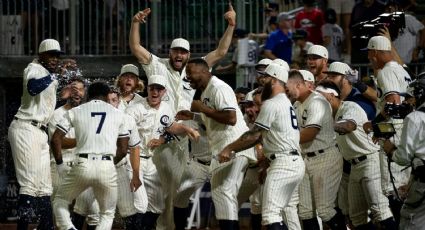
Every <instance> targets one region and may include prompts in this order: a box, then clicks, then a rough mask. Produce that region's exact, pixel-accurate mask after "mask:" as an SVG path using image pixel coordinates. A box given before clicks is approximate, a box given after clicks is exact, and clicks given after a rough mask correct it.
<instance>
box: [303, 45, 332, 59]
mask: <svg viewBox="0 0 425 230" xmlns="http://www.w3.org/2000/svg"><path fill="white" fill-rule="evenodd" d="M307 55H317V56H320V57H322V58H326V59H328V57H329V53H328V50H327V49H326V47H324V46H321V45H313V46H311V47H310V48H309V49H308V51H307Z"/></svg>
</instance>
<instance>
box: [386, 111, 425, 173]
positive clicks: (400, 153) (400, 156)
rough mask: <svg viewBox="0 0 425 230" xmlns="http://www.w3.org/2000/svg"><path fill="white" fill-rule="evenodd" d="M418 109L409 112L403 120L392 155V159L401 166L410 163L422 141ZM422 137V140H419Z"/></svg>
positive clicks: (420, 119)
mask: <svg viewBox="0 0 425 230" xmlns="http://www.w3.org/2000/svg"><path fill="white" fill-rule="evenodd" d="M419 113H422V112H420V111H417V112H413V113H411V114H409V115H408V116H407V117H406V118H405V119H404V121H403V130H402V132H401V133H402V135H401V136H400V142H399V145H398V146H397V150H396V151H395V152H394V154H393V156H392V160H393V161H395V162H396V163H397V164H399V165H402V166H408V165H410V164H411V163H412V160H413V158H414V157H415V152H417V150H418V149H417V146H418V145H419V146H420V145H421V144H422V143H423V138H422V137H423V134H422V135H421V133H423V131H422V130H423V129H422V127H421V121H422V119H423V118H421V117H420V116H418V115H419ZM421 139H422V140H421Z"/></svg>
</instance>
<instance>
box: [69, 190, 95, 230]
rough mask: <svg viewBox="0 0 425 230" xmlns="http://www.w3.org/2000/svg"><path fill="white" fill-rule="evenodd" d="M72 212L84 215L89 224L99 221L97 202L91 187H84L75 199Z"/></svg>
mask: <svg viewBox="0 0 425 230" xmlns="http://www.w3.org/2000/svg"><path fill="white" fill-rule="evenodd" d="M74 212H75V213H78V214H79V215H81V216H86V217H87V224H89V225H97V224H98V223H99V204H98V203H97V200H96V198H95V197H94V193H93V188H91V187H90V188H88V189H86V190H85V191H84V192H82V193H81V194H80V195H79V196H78V197H77V198H76V199H75V205H74Z"/></svg>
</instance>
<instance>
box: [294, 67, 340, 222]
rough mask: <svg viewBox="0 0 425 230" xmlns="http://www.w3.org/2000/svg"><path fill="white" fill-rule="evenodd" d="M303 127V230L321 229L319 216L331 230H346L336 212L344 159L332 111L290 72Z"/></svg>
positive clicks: (297, 73) (299, 120)
mask: <svg viewBox="0 0 425 230" xmlns="http://www.w3.org/2000/svg"><path fill="white" fill-rule="evenodd" d="M286 86H287V93H288V95H289V97H290V98H293V100H297V102H295V103H294V108H295V112H296V117H297V121H298V124H299V125H300V144H301V150H302V154H303V158H304V161H305V164H306V173H305V176H304V178H303V181H302V183H301V185H300V190H299V193H300V204H299V207H298V208H299V216H300V219H301V220H302V222H303V225H304V229H318V227H319V225H318V221H317V218H316V213H317V215H318V216H319V217H320V218H321V219H322V220H323V221H324V222H326V223H327V224H328V225H329V227H330V228H331V229H344V228H345V218H344V216H343V215H342V214H341V213H340V212H338V211H337V209H335V202H336V198H337V192H338V188H339V183H340V180H341V175H342V156H341V154H340V153H339V150H338V148H337V146H336V142H335V132H334V131H333V126H332V125H333V118H332V109H331V107H330V105H329V103H328V102H327V101H326V99H325V98H324V97H323V96H322V95H320V94H319V93H317V92H315V91H311V90H310V89H309V88H308V87H307V86H306V84H305V79H304V77H303V75H302V74H301V73H300V72H299V71H291V72H290V73H289V80H288V83H287V84H286Z"/></svg>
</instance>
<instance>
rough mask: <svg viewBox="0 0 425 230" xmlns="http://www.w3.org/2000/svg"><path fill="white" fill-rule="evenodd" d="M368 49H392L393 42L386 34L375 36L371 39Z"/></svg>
mask: <svg viewBox="0 0 425 230" xmlns="http://www.w3.org/2000/svg"><path fill="white" fill-rule="evenodd" d="M367 49H368V50H384V51H391V42H390V40H389V39H388V38H386V37H384V36H374V37H371V38H370V39H369V42H368V43H367Z"/></svg>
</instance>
